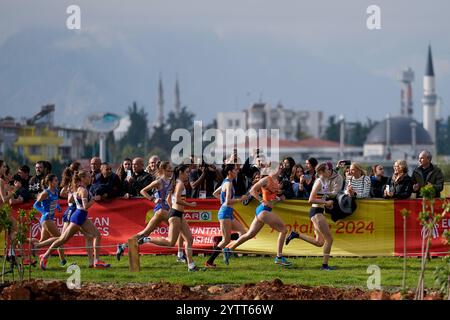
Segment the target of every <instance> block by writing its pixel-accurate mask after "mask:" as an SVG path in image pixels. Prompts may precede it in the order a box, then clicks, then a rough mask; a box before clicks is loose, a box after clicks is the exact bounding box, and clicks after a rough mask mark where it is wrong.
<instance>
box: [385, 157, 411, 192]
mask: <svg viewBox="0 0 450 320" xmlns="http://www.w3.org/2000/svg"><path fill="white" fill-rule="evenodd" d="M412 186H413V183H412V179H411V177H410V176H409V175H408V164H407V163H406V161H405V160H397V161H395V163H394V174H393V175H392V178H390V179H389V181H388V184H387V185H386V188H385V189H384V197H385V198H388V199H408V198H410V197H411V194H412V191H413V190H412Z"/></svg>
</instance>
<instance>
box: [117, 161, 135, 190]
mask: <svg viewBox="0 0 450 320" xmlns="http://www.w3.org/2000/svg"><path fill="white" fill-rule="evenodd" d="M116 174H117V176H118V177H119V179H120V181H121V182H122V184H123V182H124V181H125V179H126V178H127V177H131V175H132V174H133V171H132V168H131V159H130V158H125V159H123V161H122V164H121V165H120V167H119V168H118V169H117V171H116Z"/></svg>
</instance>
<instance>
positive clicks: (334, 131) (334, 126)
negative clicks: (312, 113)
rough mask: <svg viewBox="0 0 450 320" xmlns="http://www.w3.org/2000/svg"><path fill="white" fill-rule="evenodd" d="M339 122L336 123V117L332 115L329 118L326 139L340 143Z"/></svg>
mask: <svg viewBox="0 0 450 320" xmlns="http://www.w3.org/2000/svg"><path fill="white" fill-rule="evenodd" d="M339 133H340V130H339V122H336V116H335V115H332V116H329V117H328V125H327V128H326V129H325V134H324V138H325V139H326V140H330V141H336V142H339Z"/></svg>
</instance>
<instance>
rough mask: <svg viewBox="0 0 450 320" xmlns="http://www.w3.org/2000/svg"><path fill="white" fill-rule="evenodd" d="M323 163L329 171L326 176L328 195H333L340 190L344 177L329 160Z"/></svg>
mask: <svg viewBox="0 0 450 320" xmlns="http://www.w3.org/2000/svg"><path fill="white" fill-rule="evenodd" d="M325 164H326V165H327V169H328V170H330V172H331V175H330V177H329V178H328V195H329V196H331V197H333V196H336V195H337V193H338V192H340V191H342V187H343V186H344V179H343V178H342V176H341V175H340V174H339V172H338V171H337V170H335V169H333V164H332V163H331V162H329V161H327V162H325Z"/></svg>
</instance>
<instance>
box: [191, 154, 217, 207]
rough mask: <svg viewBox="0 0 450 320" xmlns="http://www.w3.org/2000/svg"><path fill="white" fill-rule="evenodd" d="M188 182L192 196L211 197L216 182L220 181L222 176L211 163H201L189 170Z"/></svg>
mask: <svg viewBox="0 0 450 320" xmlns="http://www.w3.org/2000/svg"><path fill="white" fill-rule="evenodd" d="M189 182H190V184H191V187H192V194H191V196H192V198H202V199H204V198H212V197H213V193H214V190H215V186H216V184H219V183H220V182H222V176H221V174H220V173H219V171H218V170H217V168H216V166H215V165H213V164H206V163H205V162H204V161H203V160H202V162H201V164H200V165H199V166H198V167H197V168H195V169H193V170H191V172H190V174H189Z"/></svg>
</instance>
